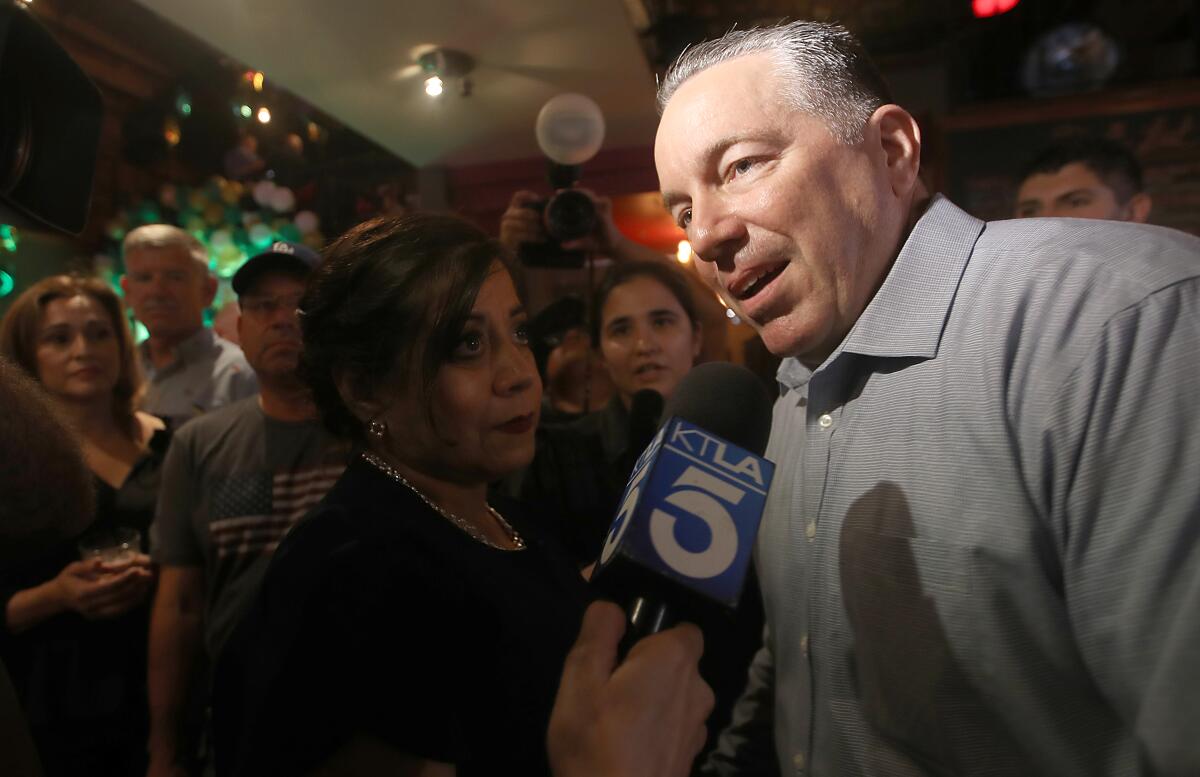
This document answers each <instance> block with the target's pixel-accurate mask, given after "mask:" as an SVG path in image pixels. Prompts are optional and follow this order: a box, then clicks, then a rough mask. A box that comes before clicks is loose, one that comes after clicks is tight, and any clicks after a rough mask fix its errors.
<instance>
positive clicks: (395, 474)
mask: <svg viewBox="0 0 1200 777" xmlns="http://www.w3.org/2000/svg"><path fill="white" fill-rule="evenodd" d="M362 458H363V461H365V462H367V463H368V464H371V465H372V466H374V467H375V468H376V469H378V470H379V471H380V472H382V473H383V474H385V475H387V476H388V477H390V478H391V479H392V480H395V481H396V482H397V483H400V484H402V485H404V486H405V487H406V488H408V490H409V491H412V492H413V493H414V494H416V495H417V496H418V497H419V498H420V499H421V501H422V502H424V503H425V504H427V505H429V507H430V508H432V509H433V511H434V512H435V513H437V514H438V515H440V516H442V517H443V518H445V519H446V520H447V521H449V522H450V523H452V524H454V525H455V526H457V527H458V528H459V529H461V530H462V531H463V533H465V534H466V535H467V536H469V537H471V538H472V539H473V540H475V541H476V542H482V543H483V544H484V545H487V546H489V547H493V548H496V549H497V550H507V551H516V550H525V540H523V539H521V535H520V534H517V530H516V529H514V528H513V527H512V526H511V525H510V524H509V523H508V521H506V520H504V516H502V515H501V514H500V513H499V512H498V511H497V510H496V508H494V507H492V506H491V505H488V506H487V509H488V512H490V513H491V514H492V517H493V518H495V519H496V521H497V522H499V524H500V527H501V528H502V529H504V533H505V534H507V535H508V538H509V539H510V540H512V543H513V545H514V547H512V548H506V547H504V546H503V545H497V544H496V543H495V542H493V541H492V540H490V539H488V537H487V535H486V534H484V533H483V532H482V531H480V530H479V527H477V526H475V525H474V524H472V523H469V522H467V521H464V520H463V519H462V518H459V517H458V516H457V515H455V514H454V513H452V512H450V511H449V510H443V509H442V508H441V507H440V506H439V505H438V504H437V503H436V502H434V501H433V500H432V499H430V498H429V497H427V496H425V494H423V493H422V492H421V490H420V489H419V488H417V487H416V486H414V485H413V484H412V483H409V482H408V480H407V479H406V478H405V477H404V476H403V475H401V474H400V472H399V471H398V470H397V469H396V468H395V467H393V466H392V465H391V464H388V463H387V462H386V461H384V460H383V459H381V458H379V457H378V456H376V455H375V454H374V453H370V452H367V451H363V454H362Z"/></svg>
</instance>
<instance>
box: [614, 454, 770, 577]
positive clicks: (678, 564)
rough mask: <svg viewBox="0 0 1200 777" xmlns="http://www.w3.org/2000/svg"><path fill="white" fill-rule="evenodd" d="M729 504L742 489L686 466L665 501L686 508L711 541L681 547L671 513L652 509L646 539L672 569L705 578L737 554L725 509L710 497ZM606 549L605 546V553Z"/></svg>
mask: <svg viewBox="0 0 1200 777" xmlns="http://www.w3.org/2000/svg"><path fill="white" fill-rule="evenodd" d="M714 495H715V496H718V497H720V498H721V499H723V500H725V501H726V502H728V503H729V504H731V505H736V504H738V503H739V502H741V501H742V497H743V496H745V495H746V492H745V491H743V490H742V489H740V488H738V487H737V486H734V485H731V484H730V483H728V482H727V481H724V480H722V479H720V478H718V477H716V476H714V475H710V474H709V473H707V472H705V471H704V470H701V469H698V468H697V467H695V466H689V467H688V468H687V469H686V470H684V471H683V474H681V475H680V476H679V478H678V479H677V480H676V481H675V483H674V490H672V491H671V493H670V495H668V496H667V499H666V501H667V502H668V503H669V504H672V505H674V506H675V507H678V508H679V509H681V510H685V511H687V512H688V513H689V514H690V515H694V516H695V517H697V518H699V519H700V520H702V521H704V523H705V524H706V525H707V526H708V528H709V531H711V532H712V540H711V541H710V542H709V543H708V547H707V548H704V549H703V550H699V551H690V550H688V549H687V548H684V547H683V546H682V545H680V544H679V542H678V541H677V540H676V539H675V523H676V521H677V520H678V518H676V517H675V516H674V515H671V514H670V513H668V512H665V511H663V510H659V509H657V508H656V509H655V510H654V511H653V512H652V513H651V514H650V541H651V543H653V545H654V549H655V550H656V551H658V555H659V556H661V557H662V560H663V561H665V562H666V563H667V564H668V565H669V566H670V567H671V568H672V569H674V570H675V571H676V572H679V573H680V574H683V575H686V576H688V577H691V578H696V579H707V578H710V577H716V576H717V575H719V574H721V573H722V572H724V571H725V570H726V569H729V565H730V564H732V563H733V560H734V559H735V558H736V557H737V551H738V532H737V524H735V523H734V522H733V518H731V517H730V515H729V511H728V510H726V509H725V507H724V506H722V504H721V503H720V502H718V501H717V500H716V499H714V498H713V496H714ZM607 550H608V548H607V547H605V551H606V552H607Z"/></svg>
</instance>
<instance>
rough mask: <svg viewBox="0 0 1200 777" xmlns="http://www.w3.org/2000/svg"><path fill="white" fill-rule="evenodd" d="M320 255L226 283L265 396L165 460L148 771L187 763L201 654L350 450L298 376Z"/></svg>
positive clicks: (188, 438) (240, 405)
mask: <svg viewBox="0 0 1200 777" xmlns="http://www.w3.org/2000/svg"><path fill="white" fill-rule="evenodd" d="M317 261H318V256H317V254H316V253H315V252H314V251H312V250H311V249H309V248H306V247H305V246H302V245H295V244H292V243H282V242H281V243H275V244H274V245H273V246H271V248H270V249H268V250H267V251H265V252H263V253H261V254H259V255H257V256H255V257H253V258H251V259H250V260H248V261H247V262H246V264H244V265H243V266H242V267H241V269H239V270H238V272H237V274H236V275H234V277H233V288H234V291H236V292H237V293H238V305H239V307H240V310H241V315H240V318H239V319H238V331H239V333H240V334H241V338H242V343H243V345H244V346H245V349H246V356H247V358H249V360H250V363H251V364H253V365H254V368H255V370H257V372H258V375H259V379H260V385H261V389H262V390H261V394H260V395H259V396H257V397H252V398H250V399H244V400H242V401H240V402H235V403H233V404H231V405H229V406H227V407H224V408H220V409H218V410H215V411H213V412H211V413H208V414H206V415H205V416H203V417H202V418H197V419H195V420H194V421H191V422H189V423H187V424H185V425H184V427H183V428H182V429H180V430H179V431H178V432H177V433H176V434H175V436H174V439H173V440H172V441H171V447H170V449H169V450H168V451H167V458H166V461H165V462H164V463H163V473H162V487H161V489H160V491H159V500H158V510H157V511H156V513H155V518H154V525H153V527H152V528H151V555H152V556H153V558H154V560H155V561H156V562H157V563H158V564H159V565H160V570H161V571H160V576H159V584H158V590H157V591H156V593H155V596H154V606H153V608H152V612H151V618H150V666H149V683H148V685H149V689H150V748H149V749H150V774H151V775H169V774H176V773H177V771H175V770H176V769H177V767H178V766H179V764H181V763H187V762H188V761H189V759H190V758H191V757H192V753H191V752H190V751H191V745H190V744H189V743H187V741H186V737H184V736H181V734H182V733H184V731H185V729H186V728H187V725H186V720H185V719H186V717H187V714H186V713H188V712H189V711H191V710H194V709H195V708H196V707H198V706H202V703H203V702H204V701H205V700H206V698H207V693H206V689H205V688H204V687H203V686H202V684H201V683H199V682H198V677H197V674H198V673H197V667H198V666H200V665H201V664H202V663H203V662H201V661H199V660H198V659H199V658H200V657H201V656H202V655H205V654H206V655H207V656H208V658H209V659H215V658H216V657H217V656H218V655H219V654H220V652H221V650H222V648H223V647H224V645H225V643H226V642H227V641H228V640H229V638H230V636H231V634H232V633H233V631H234V629H235V627H236V626H237V624H238V622H239V621H240V620H241V617H242V615H243V614H244V613H245V611H246V609H247V608H248V607H249V605H250V602H251V601H252V600H253V598H254V595H255V594H256V593H257V591H258V586H259V584H260V583H261V581H262V578H263V575H264V574H265V573H266V569H267V564H268V563H269V562H270V559H271V555H272V553H273V552H274V550H275V547H276V546H277V545H278V544H279V541H280V540H281V539H282V538H283V535H284V534H285V533H286V532H287V531H288V529H289V528H291V526H292V525H293V524H294V523H295V522H296V521H298V520H299V519H300V518H301V517H302V516H303V515H304V513H305V512H307V511H308V508H310V507H312V506H313V505H314V504H316V503H317V502H319V501H320V500H321V498H322V497H323V496H324V495H325V492H326V491H327V490H328V489H329V487H330V486H332V485H333V483H334V481H336V480H337V478H338V477H339V475H341V472H342V470H343V469H344V468H345V464H346V459H347V456H348V455H349V450H348V447H347V446H346V445H345V444H343V443H341V442H339V441H337V440H335V439H334V438H332V437H331V436H330V435H328V434H327V433H326V432H325V430H324V429H323V428H322V426H321V424H320V422H319V421H318V420H317V413H316V407H315V405H313V403H312V397H311V395H310V394H309V392H308V388H307V387H306V386H305V385H304V384H303V383H302V382H301V381H300V379H299V377H298V376H297V374H296V367H297V364H298V362H299V358H300V351H301V348H302V343H301V340H300V324H299V320H298V318H297V314H296V310H297V308H298V307H299V302H300V297H301V295H302V294H303V292H304V280H305V277H306V276H307V274H308V272H309V270H310V269H311V268H312V267H314V266H315V265H316V263H317Z"/></svg>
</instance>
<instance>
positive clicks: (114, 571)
mask: <svg viewBox="0 0 1200 777" xmlns="http://www.w3.org/2000/svg"><path fill="white" fill-rule="evenodd" d="M153 584H154V572H153V570H152V568H151V566H150V558H149V557H148V556H146V555H144V554H141V553H139V554H137V555H136V556H134V558H133V559H132V560H130V561H123V562H120V563H117V564H108V563H105V562H103V561H101V560H100V559H88V560H86V561H73V562H71V563H70V564H67V565H66V566H65V567H63V570H62V571H61V572H59V573H58V576H57V577H55V578H54V581H53V585H54V590H55V592H56V594H57V596H58V598H59V601H60V602H61V604H62V607H63V609H65V610H72V611H74V612H77V613H79V614H80V615H82V616H83V617H85V618H87V619H88V620H101V619H104V618H115V617H116V616H118V615H123V614H124V613H126V612H128V611H130V610H132V609H133V608H134V607H136V606H138V605H139V604H141V603H142V602H143V601H145V600H146V596H147V595H148V594H149V593H150V589H151V587H152V586H153Z"/></svg>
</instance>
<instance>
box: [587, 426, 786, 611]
mask: <svg viewBox="0 0 1200 777" xmlns="http://www.w3.org/2000/svg"><path fill="white" fill-rule="evenodd" d="M774 474H775V465H774V464H772V463H771V462H770V461H768V460H767V459H764V458H762V457H761V456H756V455H755V454H753V453H751V452H750V451H747V450H745V449H744V448H740V447H738V446H736V445H734V444H733V443H731V442H729V441H728V440H725V439H723V438H721V437H718V436H717V435H715V434H713V433H712V432H707V431H705V430H704V429H701V428H700V427H699V426H696V425H695V424H692V423H689V422H688V421H685V420H683V419H681V418H677V417H675V418H671V419H670V420H669V421H667V423H666V424H664V425H663V427H662V429H660V430H659V432H658V434H657V435H656V436H655V437H654V439H653V440H652V441H651V442H650V444H649V445H648V446H647V447H646V450H645V451H644V452H643V453H642V455H641V457H640V458H639V459H638V461H637V464H636V466H635V467H634V470H633V474H632V475H631V476H630V478H629V483H628V485H626V487H625V493H624V495H623V496H622V498H621V505H620V508H619V509H618V511H617V517H616V518H615V519H614V520H613V523H612V527H611V528H610V529H609V532H608V537H607V539H606V540H605V543H604V549H603V551H602V552H601V555H600V563H599V565H598V568H597V573H600V572H602V571H603V570H604V569H605V568H606V567H607V566H609V565H610V564H611V563H612V562H613V561H614V560H615V559H617V558H618V557H622V558H624V559H625V560H627V561H630V562H633V563H634V564H636V565H637V566H639V567H641V568H643V569H646V570H650V571H653V572H655V573H657V574H659V575H661V576H663V577H665V578H668V579H670V580H672V581H674V582H675V583H678V584H679V585H681V586H683V587H685V588H687V589H688V590H690V591H693V592H695V593H698V594H702V595H704V596H705V597H707V598H709V599H712V600H713V601H716V602H718V603H721V604H724V605H726V606H728V607H736V606H737V603H738V600H739V598H740V597H741V593H742V583H743V582H744V581H745V579H746V572H747V571H748V569H749V566H750V555H751V551H752V550H753V548H754V538H755V536H756V535H757V534H758V524H759V521H760V519H761V518H762V513H763V507H764V506H765V504H766V499H767V491H768V489H769V488H770V486H771V478H772V477H773V476H774Z"/></svg>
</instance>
